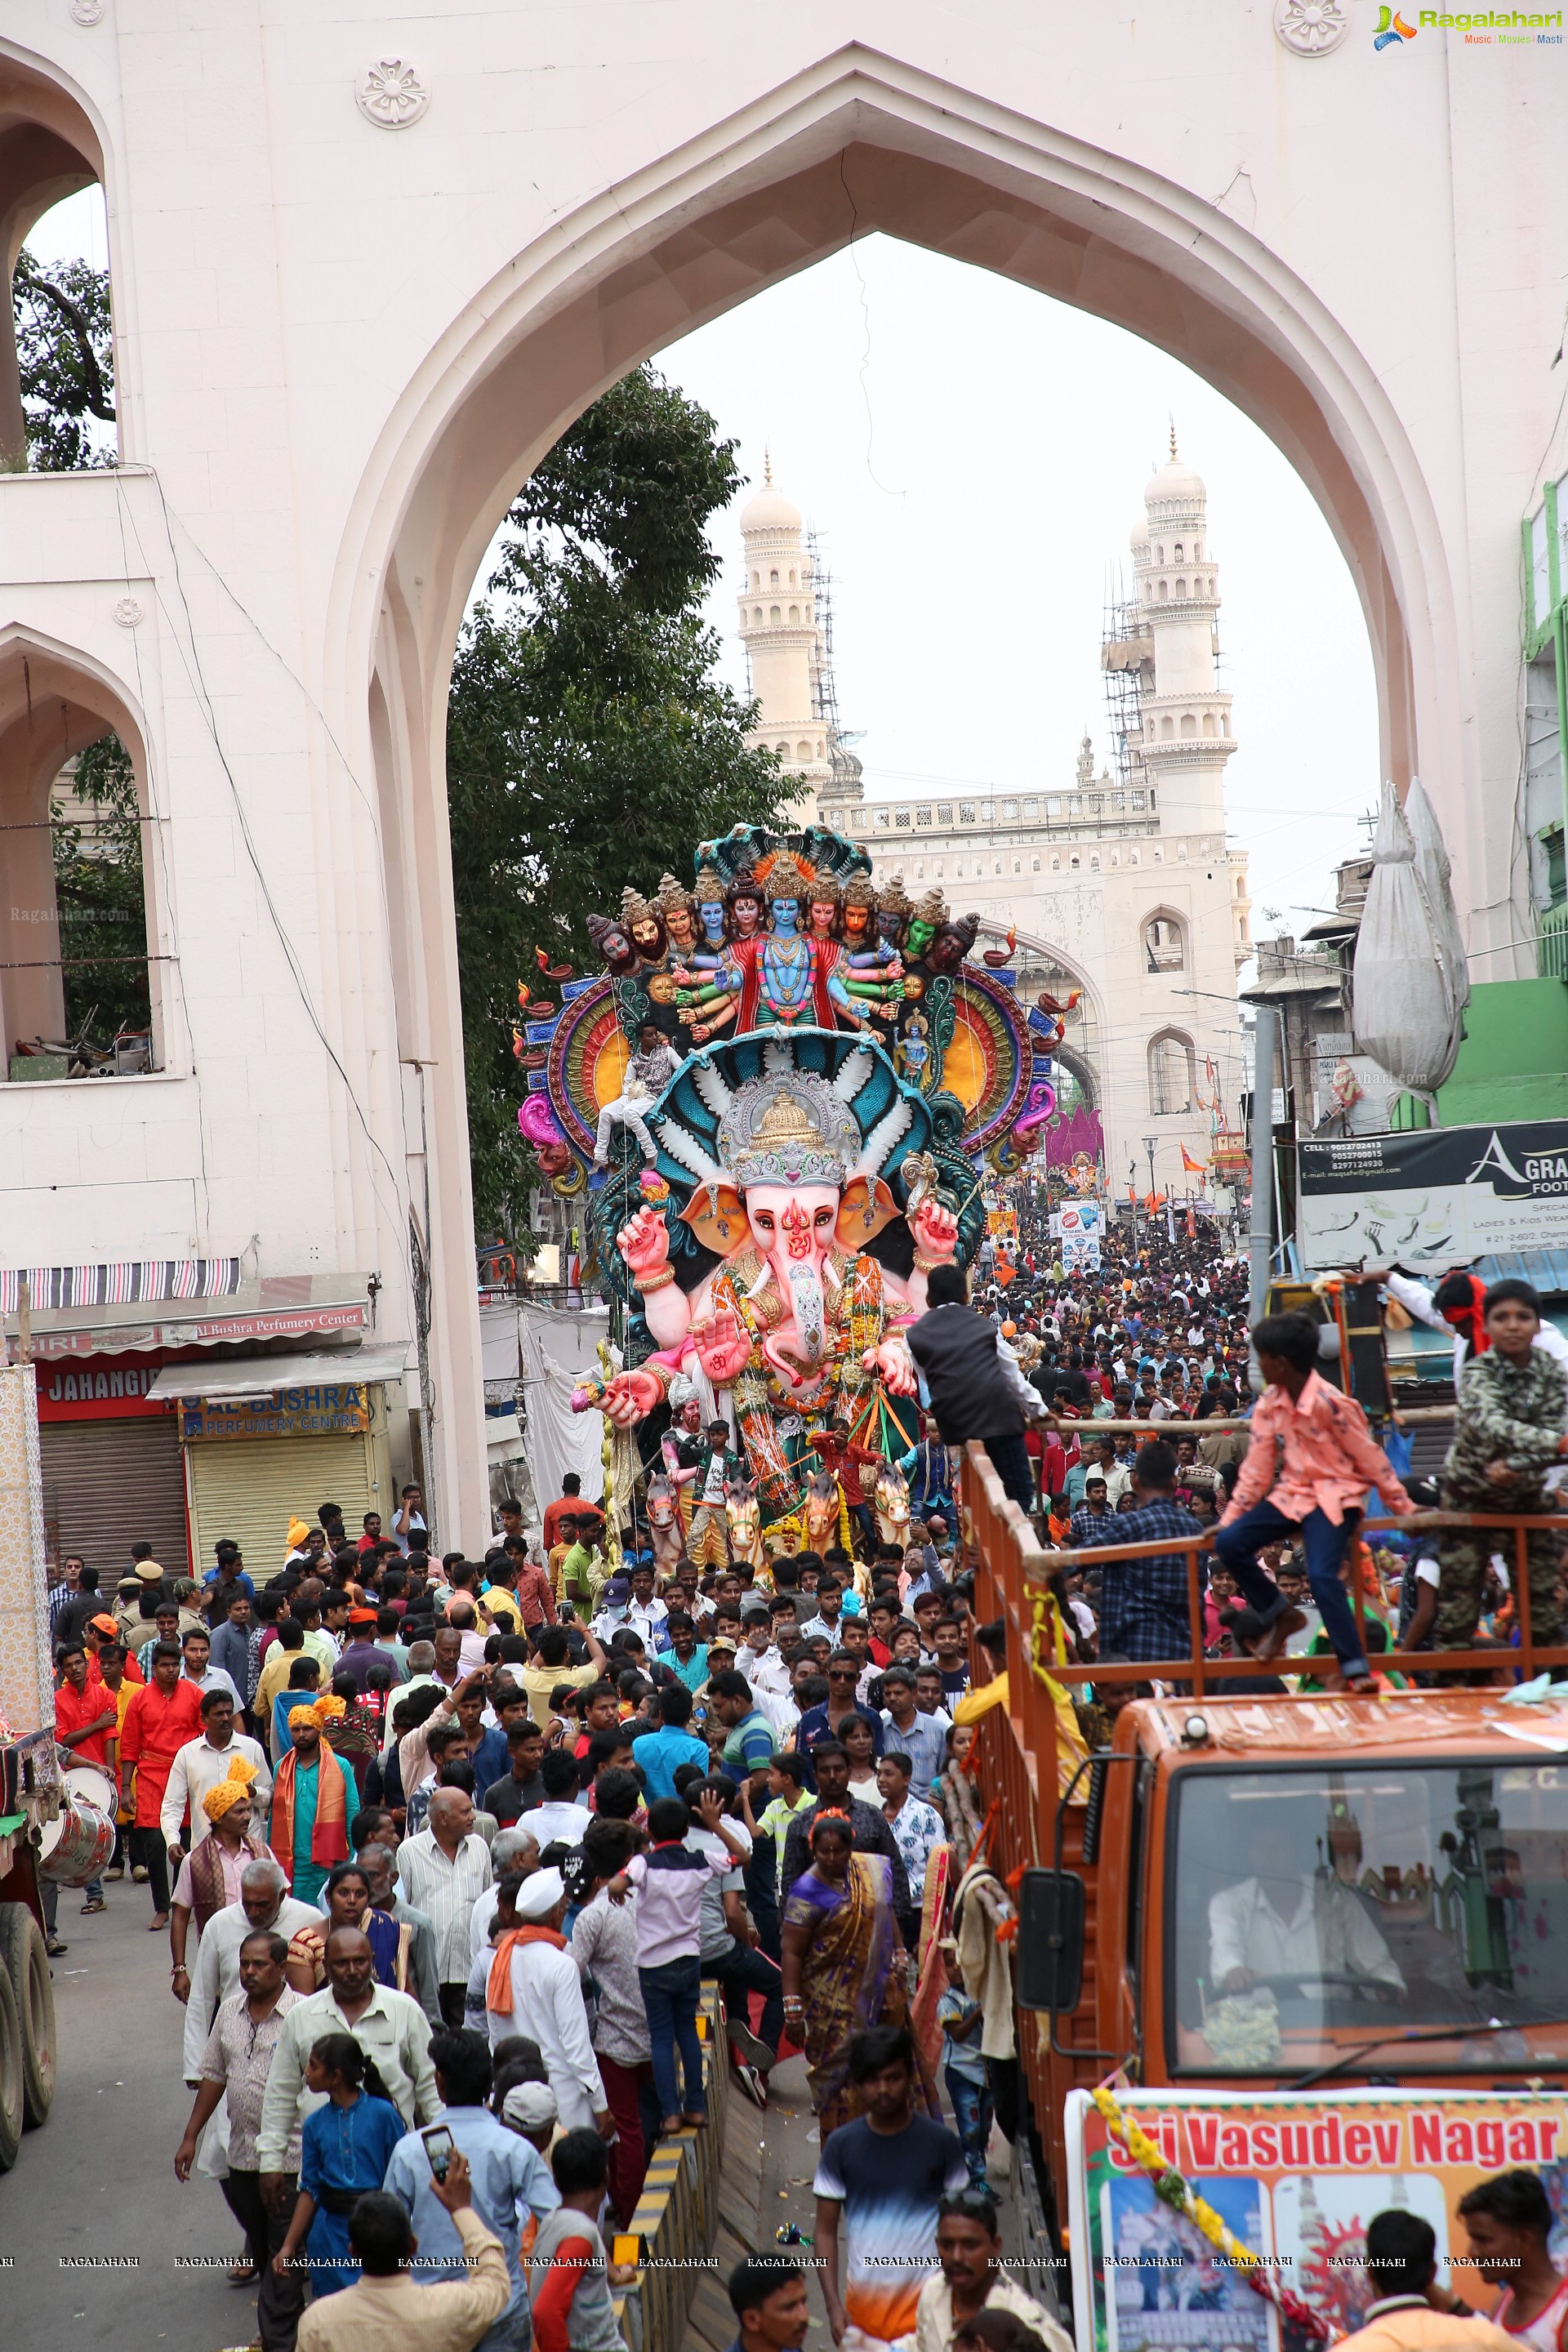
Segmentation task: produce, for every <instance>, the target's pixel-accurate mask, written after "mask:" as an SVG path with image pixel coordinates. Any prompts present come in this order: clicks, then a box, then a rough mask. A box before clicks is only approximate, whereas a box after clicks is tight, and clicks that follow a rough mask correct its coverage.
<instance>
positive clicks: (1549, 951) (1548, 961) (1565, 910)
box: [1535, 906, 1568, 980]
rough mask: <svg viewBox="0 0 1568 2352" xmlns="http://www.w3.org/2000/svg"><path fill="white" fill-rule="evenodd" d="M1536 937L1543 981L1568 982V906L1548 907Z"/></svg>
mask: <svg viewBox="0 0 1568 2352" xmlns="http://www.w3.org/2000/svg"><path fill="white" fill-rule="evenodd" d="M1535 937H1536V961H1537V963H1538V965H1539V967H1540V973H1541V977H1542V980H1568V906H1563V907H1548V908H1547V909H1546V912H1545V913H1544V914H1543V915H1542V917H1541V919H1540V921H1539V923H1538V924H1537V926H1536V934H1535Z"/></svg>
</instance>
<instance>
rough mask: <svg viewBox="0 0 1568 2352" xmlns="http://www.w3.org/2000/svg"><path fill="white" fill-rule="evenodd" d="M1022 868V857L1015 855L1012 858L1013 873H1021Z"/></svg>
mask: <svg viewBox="0 0 1568 2352" xmlns="http://www.w3.org/2000/svg"><path fill="white" fill-rule="evenodd" d="M1023 870H1024V861H1023V859H1022V858H1021V857H1015V859H1014V860H1013V871H1014V873H1015V874H1021V873H1022V872H1023Z"/></svg>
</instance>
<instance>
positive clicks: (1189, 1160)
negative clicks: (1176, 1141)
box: [1178, 1144, 1208, 1176]
mask: <svg viewBox="0 0 1568 2352" xmlns="http://www.w3.org/2000/svg"><path fill="white" fill-rule="evenodd" d="M1178 1149H1179V1150H1180V1151H1181V1155H1182V1166H1183V1167H1184V1169H1185V1170H1186V1171H1187V1172H1188V1174H1189V1175H1192V1176H1203V1175H1205V1174H1206V1173H1207V1171H1208V1161H1207V1160H1194V1158H1193V1156H1192V1154H1191V1152H1190V1151H1189V1150H1187V1147H1186V1145H1185V1144H1181V1145H1179V1146H1178Z"/></svg>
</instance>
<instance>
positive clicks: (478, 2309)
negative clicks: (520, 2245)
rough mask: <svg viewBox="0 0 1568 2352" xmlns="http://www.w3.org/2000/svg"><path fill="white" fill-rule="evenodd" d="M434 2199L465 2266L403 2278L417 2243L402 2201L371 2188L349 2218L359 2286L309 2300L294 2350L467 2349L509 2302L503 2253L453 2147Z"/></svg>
mask: <svg viewBox="0 0 1568 2352" xmlns="http://www.w3.org/2000/svg"><path fill="white" fill-rule="evenodd" d="M446 2174H447V2177H446V2179H444V2180H442V2181H439V2182H437V2187H436V2199H437V2204H438V2205H439V2206H440V2207H441V2208H442V2210H444V2211H446V2212H447V2213H449V2214H450V2216H451V2219H452V2226H453V2228H454V2229H455V2230H456V2231H457V2233H458V2238H459V2239H460V2241H461V2242H462V2245H463V2249H464V2252H465V2253H466V2255H467V2257H468V2268H467V2270H466V2271H465V2273H464V2275H463V2276H462V2277H461V2278H460V2279H456V2280H452V2281H449V2282H444V2283H442V2284H439V2285H436V2286H420V2285H418V2284H416V2282H415V2281H414V2280H413V2279H412V2278H408V2277H405V2275H404V2273H405V2272H406V2271H407V2269H408V2267H409V2265H410V2263H412V2262H413V2260H414V2257H415V2256H416V2253H417V2252H418V2251H419V2241H418V2239H417V2238H416V2236H415V2234H414V2229H413V2225H412V2224H411V2222H410V2221H409V2218H408V2212H407V2209H406V2207H405V2205H404V2204H403V2201H402V2200H401V2199H400V2198H396V2197H392V2196H389V2195H388V2194H387V2193H386V2191H385V2190H384V2189H370V2190H367V2191H366V2193H365V2195H364V2196H363V2197H361V2198H359V2199H357V2200H355V2204H354V2208H353V2212H352V2213H351V2214H350V2216H349V2251H350V2252H351V2253H352V2254H353V2258H354V2260H355V2261H356V2262H357V2263H358V2264H359V2266H360V2278H359V2284H358V2285H357V2286H350V2287H345V2288H344V2289H343V2291H342V2294H334V2295H332V2296H331V2297H329V2298H327V2299H326V2300H324V2301H322V2302H321V2303H314V2304H312V2305H310V2310H309V2311H307V2312H306V2314H305V2316H304V2317H303V2319H301V2321H300V2333H299V2336H298V2338H297V2352H342V2347H344V2346H345V2345H351V2344H374V2346H375V2347H376V2352H470V2347H472V2346H474V2345H476V2344H478V2343H479V2342H481V2341H488V2340H489V2338H488V2337H487V2336H486V2334H485V2331H486V2329H487V2328H489V2326H490V2324H491V2322H492V2321H493V2320H494V2319H495V2318H496V2317H497V2316H498V2315H499V2314H500V2312H501V2311H503V2310H504V2309H505V2307H506V2297H507V2273H506V2258H505V2256H504V2255H503V2254H502V2252H501V2250H500V2244H499V2243H498V2242H497V2240H496V2239H495V2238H494V2237H493V2236H492V2235H491V2233H490V2231H489V2230H487V2229H486V2228H485V2225H484V2223H483V2222H482V2221H480V2220H479V2215H478V2214H477V2213H476V2212H475V2210H474V2204H473V2196H472V2192H471V2189H470V2185H469V2181H468V2166H467V2164H466V2163H465V2162H464V2160H463V2157H462V2153H461V2151H460V2150H458V2149H456V2148H454V2149H453V2151H452V2154H451V2157H450V2158H449V2159H448V2161H447V2168H446Z"/></svg>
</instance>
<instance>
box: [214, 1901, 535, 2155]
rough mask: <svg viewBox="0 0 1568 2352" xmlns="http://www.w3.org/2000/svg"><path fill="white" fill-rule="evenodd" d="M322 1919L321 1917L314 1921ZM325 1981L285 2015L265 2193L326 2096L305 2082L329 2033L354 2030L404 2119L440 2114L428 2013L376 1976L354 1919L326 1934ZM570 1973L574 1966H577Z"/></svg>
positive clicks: (267, 2122)
mask: <svg viewBox="0 0 1568 2352" xmlns="http://www.w3.org/2000/svg"><path fill="white" fill-rule="evenodd" d="M318 1924H319V1921H318ZM326 1964H327V1981H326V1983H325V1985H324V1986H323V1987H322V1989H321V1991H320V1992H313V1993H310V1995H308V1997H307V1998H306V1999H305V2000H302V2001H301V2002H300V2005H299V2007H298V2008H297V2009H291V2010H290V2011H289V2014H288V2016H287V2017H286V2018H285V2019H284V2021H283V2031H282V2032H281V2033H280V2034H279V2037H278V2046H277V2048H276V2049H275V2050H274V2052H273V2053H272V2063H271V2066H270V2067H269V2069H268V2075H267V2093H266V2096H265V2097H264V2098H263V2100H262V2103H261V2129H260V2130H259V2132H258V2134H257V2139H256V2154H257V2161H258V2168H259V2170H260V2173H261V2193H262V2196H263V2197H264V2198H266V2199H268V2201H270V2200H271V2198H272V2197H275V2196H276V2195H277V2194H278V2193H279V2192H278V2189H276V2188H275V2187H274V2186H273V2185H272V2184H273V2183H275V2182H276V2181H277V2180H278V2179H279V2177H280V2175H281V2173H282V2168H283V2151H284V2149H285V2147H287V2146H288V2143H289V2135H290V2133H291V2132H292V2131H293V2129H294V2126H295V2123H296V2121H297V2120H298V2119H299V2118H300V2117H301V2116H307V2115H309V2114H310V2113H311V2112H312V2110H313V2109H315V2108H316V2107H319V2106H320V2105H322V2104H323V2102H322V2100H321V2097H320V2096H318V2095H317V2094H316V2093H315V2092H313V2091H310V2090H308V2089H307V2088H306V2085H305V2068H306V2066H307V2065H308V2063H310V2052H311V2050H312V2049H313V2048H314V2046H315V2044H316V2043H317V2042H319V2041H320V2040H321V2037H322V2035H323V2034H326V2033H352V2034H353V2038H354V2040H355V2041H356V2042H358V2043H359V2046H360V2048H361V2049H362V2050H363V2052H364V2054H365V2056H366V2057H367V2058H374V2061H375V2065H376V2071H377V2072H378V2074H380V2076H381V2079H382V2081H383V2083H384V2084H385V2086H386V2095H387V2097H388V2098H389V2099H390V2100H391V2102H392V2104H393V2105H394V2106H395V2108H396V2109H397V2112H398V2114H399V2115H400V2116H402V2117H403V2120H404V2124H405V2126H411V2125H414V2124H416V2123H417V2124H433V2123H435V2122H437V2120H438V2119H439V2116H440V2114H441V2100H440V2095H439V2094H438V2093H437V2088H436V2069H435V2067H434V2066H433V2065H432V2064H431V2063H430V2021H429V2019H428V2018H427V2017H426V2014H425V2011H423V2010H422V2009H421V2008H420V2006H419V2003H418V2002H417V2001H416V2000H415V1999H414V1998H413V1996H412V1994H410V1993H405V1992H397V1991H395V1990H394V1989H393V1987H392V1986H391V1985H384V1984H378V1983H377V1981H376V1975H375V1959H374V1955H373V1953H372V1951H371V1948H370V1938H369V1937H367V1936H363V1935H362V1934H361V1933H360V1931H359V1929H358V1928H357V1927H334V1928H333V1929H332V1930H331V1934H330V1935H329V1936H328V1937H327V1951H326ZM573 1973H574V1975H575V1973H576V1971H575V1970H574V1971H573Z"/></svg>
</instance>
